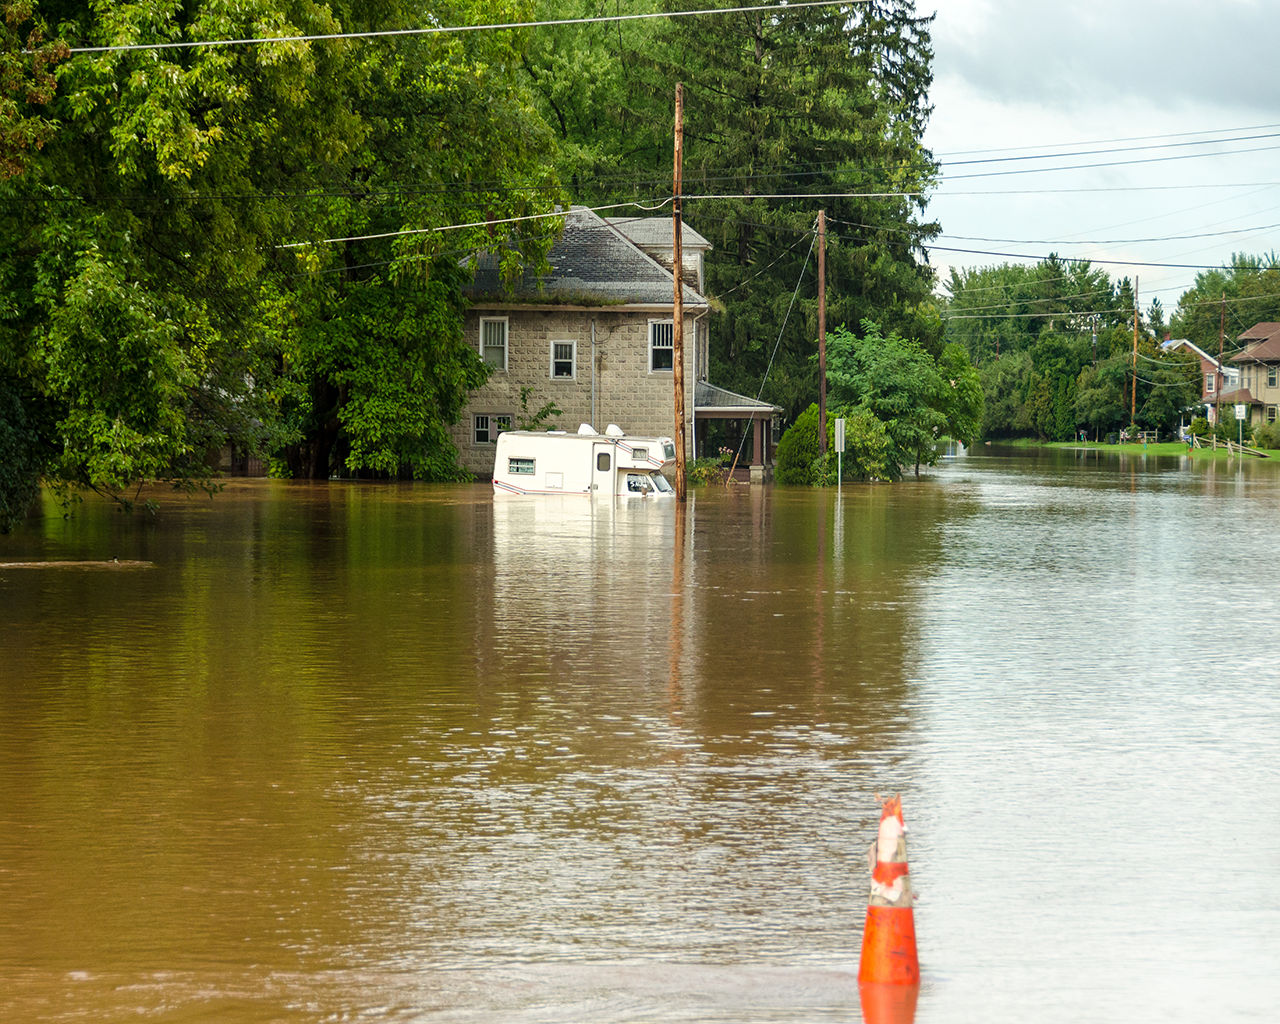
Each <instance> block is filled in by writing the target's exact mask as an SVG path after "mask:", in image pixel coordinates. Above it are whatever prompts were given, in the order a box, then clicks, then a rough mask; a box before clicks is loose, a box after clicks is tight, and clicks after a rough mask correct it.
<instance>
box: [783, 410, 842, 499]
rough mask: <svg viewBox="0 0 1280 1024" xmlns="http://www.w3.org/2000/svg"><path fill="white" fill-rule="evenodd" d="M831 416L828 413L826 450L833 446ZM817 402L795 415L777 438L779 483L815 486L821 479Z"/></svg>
mask: <svg viewBox="0 0 1280 1024" xmlns="http://www.w3.org/2000/svg"><path fill="white" fill-rule="evenodd" d="M831 420H832V418H831V416H830V414H828V416H827V450H828V451H830V450H831V446H832V441H833V438H832V433H833V429H832V422H831ZM818 457H819V455H818V405H817V403H816V402H815V403H814V404H813V405H811V406H809V408H807V409H806V410H805V411H804V412H802V413H801V414H800V415H799V416H797V417H796V421H795V422H794V423H793V424H791V426H789V427H788V428H787V430H786V433H784V434H783V435H782V438H781V439H780V440H779V441H778V450H777V452H776V453H775V455H774V471H773V472H774V479H775V480H777V482H778V483H780V484H792V485H797V486H800V487H812V486H813V485H815V484H819V483H821V482H822V480H821V477H820V476H819V475H818V474H819V472H821V471H820V470H818V469H817V467H815V465H814V463H815V462H816V461H817V460H818Z"/></svg>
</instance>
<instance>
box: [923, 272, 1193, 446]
mask: <svg viewBox="0 0 1280 1024" xmlns="http://www.w3.org/2000/svg"><path fill="white" fill-rule="evenodd" d="M947 289H948V291H949V292H950V296H949V298H948V301H947V304H946V310H945V312H944V314H943V315H944V318H945V323H946V338H947V340H948V342H951V343H955V344H958V345H961V346H963V348H964V349H965V351H966V352H967V353H968V355H969V356H970V358H971V359H972V360H973V363H974V364H975V365H976V366H977V367H978V370H979V373H980V376H981V381H982V389H983V392H984V395H985V405H984V411H983V417H982V425H981V428H980V435H981V436H983V437H986V438H1006V437H1026V436H1033V437H1038V438H1041V439H1043V440H1053V441H1065V440H1069V439H1071V438H1074V437H1076V436H1077V435H1078V433H1079V432H1080V431H1088V432H1090V433H1093V434H1094V435H1095V436H1101V435H1102V434H1105V433H1109V432H1112V431H1119V430H1122V429H1124V428H1126V427H1127V426H1129V425H1130V423H1131V422H1132V423H1133V425H1135V426H1139V427H1144V428H1148V429H1158V430H1165V431H1168V430H1171V429H1173V428H1174V427H1176V426H1177V425H1178V424H1179V422H1181V421H1185V420H1186V419H1188V418H1189V413H1190V410H1191V409H1192V408H1193V407H1194V406H1195V404H1196V402H1197V401H1198V398H1199V395H1200V387H1199V372H1198V364H1196V362H1195V360H1194V359H1193V358H1191V357H1190V356H1189V355H1188V354H1187V353H1185V352H1169V351H1167V350H1165V349H1164V348H1163V347H1162V346H1161V344H1160V341H1161V334H1162V331H1161V330H1160V328H1162V327H1163V317H1164V313H1163V310H1162V309H1161V308H1160V306H1159V304H1158V303H1153V305H1152V308H1151V309H1150V310H1149V311H1148V314H1147V316H1145V317H1143V316H1141V315H1139V317H1138V323H1137V339H1136V341H1137V346H1136V347H1137V351H1136V354H1135V351H1134V348H1135V337H1134V329H1135V325H1134V292H1133V285H1132V283H1131V282H1130V281H1129V279H1128V278H1123V279H1121V280H1119V281H1115V280H1112V279H1111V277H1110V276H1109V275H1108V274H1107V273H1106V272H1105V271H1102V270H1099V269H1097V268H1095V267H1093V266H1091V265H1090V264H1089V263H1087V262H1082V261H1074V260H1073V261H1064V260H1060V259H1058V258H1057V257H1055V256H1051V257H1050V258H1048V259H1046V260H1042V261H1040V262H1038V263H1036V264H1034V265H1031V266H1025V265H1011V264H1002V265H999V266H991V267H981V268H976V269H973V270H953V271H952V273H951V277H950V280H949V281H948V284H947ZM1135 389H1136V395H1135Z"/></svg>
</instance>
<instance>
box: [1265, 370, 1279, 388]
mask: <svg viewBox="0 0 1280 1024" xmlns="http://www.w3.org/2000/svg"><path fill="white" fill-rule="evenodd" d="M1277 373H1280V367H1277V366H1268V367H1267V387H1269V388H1273V387H1275V386H1276V374H1277Z"/></svg>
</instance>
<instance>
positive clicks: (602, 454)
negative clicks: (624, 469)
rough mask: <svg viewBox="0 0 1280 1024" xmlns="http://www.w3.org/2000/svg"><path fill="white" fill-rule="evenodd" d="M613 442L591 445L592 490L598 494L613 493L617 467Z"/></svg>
mask: <svg viewBox="0 0 1280 1024" xmlns="http://www.w3.org/2000/svg"><path fill="white" fill-rule="evenodd" d="M613 459H614V451H613V445H611V444H593V445H592V446H591V490H592V491H593V492H594V493H596V494H612V493H613V481H614V474H615V469H614V465H613Z"/></svg>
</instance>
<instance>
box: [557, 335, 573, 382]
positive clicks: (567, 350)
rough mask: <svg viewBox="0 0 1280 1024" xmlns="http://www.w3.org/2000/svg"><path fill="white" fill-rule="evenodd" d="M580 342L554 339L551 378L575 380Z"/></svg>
mask: <svg viewBox="0 0 1280 1024" xmlns="http://www.w3.org/2000/svg"><path fill="white" fill-rule="evenodd" d="M577 350H578V343H577V342H576V341H553V342H552V343H551V379H552V380H573V378H574V377H576V376H577V363H578V359H577V355H578V351H577Z"/></svg>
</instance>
